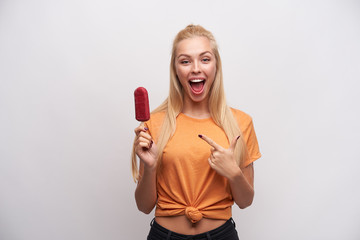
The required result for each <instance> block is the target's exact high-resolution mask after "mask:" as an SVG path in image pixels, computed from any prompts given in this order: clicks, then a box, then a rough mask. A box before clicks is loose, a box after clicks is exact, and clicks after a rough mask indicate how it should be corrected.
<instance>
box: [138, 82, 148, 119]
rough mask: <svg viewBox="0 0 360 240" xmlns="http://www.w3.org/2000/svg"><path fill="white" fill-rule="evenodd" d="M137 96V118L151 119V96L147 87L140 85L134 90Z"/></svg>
mask: <svg viewBox="0 0 360 240" xmlns="http://www.w3.org/2000/svg"><path fill="white" fill-rule="evenodd" d="M134 98H135V118H136V120H138V121H140V122H145V121H148V120H149V119H150V109H149V97H148V93H147V91H146V89H145V88H143V87H138V88H137V89H135V91H134Z"/></svg>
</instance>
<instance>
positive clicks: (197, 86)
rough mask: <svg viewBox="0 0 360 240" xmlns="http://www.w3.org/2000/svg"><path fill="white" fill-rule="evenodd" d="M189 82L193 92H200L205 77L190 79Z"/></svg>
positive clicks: (202, 88)
mask: <svg viewBox="0 0 360 240" xmlns="http://www.w3.org/2000/svg"><path fill="white" fill-rule="evenodd" d="M189 84H190V87H191V90H192V92H193V93H195V94H200V93H202V92H203V90H204V85H205V79H192V80H190V81H189Z"/></svg>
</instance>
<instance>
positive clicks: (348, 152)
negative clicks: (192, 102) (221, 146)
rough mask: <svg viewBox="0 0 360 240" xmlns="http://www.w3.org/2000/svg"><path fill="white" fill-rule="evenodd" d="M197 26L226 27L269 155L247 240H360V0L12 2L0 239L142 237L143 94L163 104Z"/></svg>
mask: <svg viewBox="0 0 360 240" xmlns="http://www.w3.org/2000/svg"><path fill="white" fill-rule="evenodd" d="M190 23H194V24H201V25H203V26H204V27H206V28H208V29H209V30H210V31H212V32H213V33H214V35H215V37H216V38H217V40H218V43H219V46H220V53H221V57H222V60H223V70H224V79H225V88H226V94H227V99H228V103H229V105H231V106H233V107H235V108H239V109H241V110H243V111H245V112H247V113H248V114H250V115H251V116H252V117H253V119H254V124H255V129H256V132H257V136H258V140H259V143H260V148H261V152H262V154H263V157H262V158H261V159H259V160H258V161H256V163H255V191H256V194H255V200H254V202H253V205H252V206H251V207H249V208H247V209H245V210H240V209H237V208H236V207H234V208H233V209H234V210H233V215H234V219H235V221H236V223H237V229H238V232H239V235H240V239H243V240H262V239H268V240H272V239H274V240H285V239H293V240H304V239H306V240H308V239H309V240H310V239H314V240H319V239H326V240H331V239H345V240H357V239H360V227H359V226H360V206H359V204H360V191H359V187H358V184H359V182H360V176H359V175H360V174H359V173H360V171H359V170H360V163H359V161H360V156H359V137H360V127H359V125H360V124H359V121H360V110H359V109H360V108H359V103H360V97H359V93H360V91H359V89H360V88H359V87H360V84H359V80H360V2H359V1H356V0H353V1H350V0H337V1H336V0H328V1H326V0H323V1H321V0H311V1H310V0H292V1H290V0H289V1H286V0H271V1H270V0H268V1H266V0H259V1H243V0H241V1H223V2H221V1H210V0H208V1H203V0H191V1H190V0H183V1H170V0H154V1H145V0H141V1H140V0H136V1H119V0H102V1H100V0H87V1H85V0H83V1H82V0H67V1H55V0H32V1H25V0H1V1H0V81H1V85H0V239H1V240H45V239H46V240H48V239H51V240H64V239H66V240H82V239H84V240H118V239H121V240H122V239H130V240H132V239H135V240H137V239H139V240H140V239H145V238H146V235H147V233H148V231H149V222H150V220H151V219H152V218H153V213H151V214H150V215H144V214H142V213H140V212H139V211H138V210H137V208H136V205H135V201H134V189H135V183H134V182H133V180H132V176H131V173H130V150H131V146H132V140H133V137H134V133H133V129H134V128H135V127H136V126H137V125H138V123H137V122H136V121H135V119H134V108H133V106H134V102H133V91H134V89H135V88H136V87H138V86H144V87H146V88H147V89H148V91H149V97H150V102H151V103H150V104H151V108H152V109H154V108H155V107H156V106H158V105H159V104H160V103H161V102H162V101H163V100H164V99H165V97H166V96H167V94H168V87H169V84H168V82H169V77H168V76H169V60H170V50H171V44H172V40H173V38H174V37H175V35H176V33H177V32H178V31H179V30H181V29H182V28H184V27H185V26H186V25H188V24H190Z"/></svg>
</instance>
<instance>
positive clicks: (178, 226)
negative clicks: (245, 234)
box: [155, 215, 226, 235]
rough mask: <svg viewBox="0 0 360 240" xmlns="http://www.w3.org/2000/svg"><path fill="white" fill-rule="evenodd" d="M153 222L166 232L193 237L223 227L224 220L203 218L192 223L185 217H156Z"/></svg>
mask: <svg viewBox="0 0 360 240" xmlns="http://www.w3.org/2000/svg"><path fill="white" fill-rule="evenodd" d="M155 221H156V222H157V223H158V224H160V225H161V226H163V227H164V228H167V229H168V230H170V231H172V232H176V233H180V234H185V235H195V234H200V233H204V232H208V231H211V230H213V229H215V228H217V227H220V226H221V225H223V224H224V223H225V222H226V220H220V219H209V218H203V219H201V220H200V221H198V222H197V223H192V222H190V221H189V219H188V218H187V217H186V216H185V215H182V216H173V217H156V218H155Z"/></svg>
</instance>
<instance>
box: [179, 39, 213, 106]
mask: <svg viewBox="0 0 360 240" xmlns="http://www.w3.org/2000/svg"><path fill="white" fill-rule="evenodd" d="M175 71H176V75H177V76H178V79H179V80H180V83H181V85H182V86H183V89H184V98H185V99H184V100H185V102H188V101H189V100H190V101H192V102H195V103H199V102H203V101H204V100H205V101H207V100H208V94H209V91H210V88H211V85H212V83H213V82H214V79H215V75H216V59H215V55H214V54H213V51H212V49H211V44H210V41H209V39H207V38H206V37H194V38H189V39H185V40H182V41H180V42H179V43H178V46H177V49H176V56H175Z"/></svg>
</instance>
